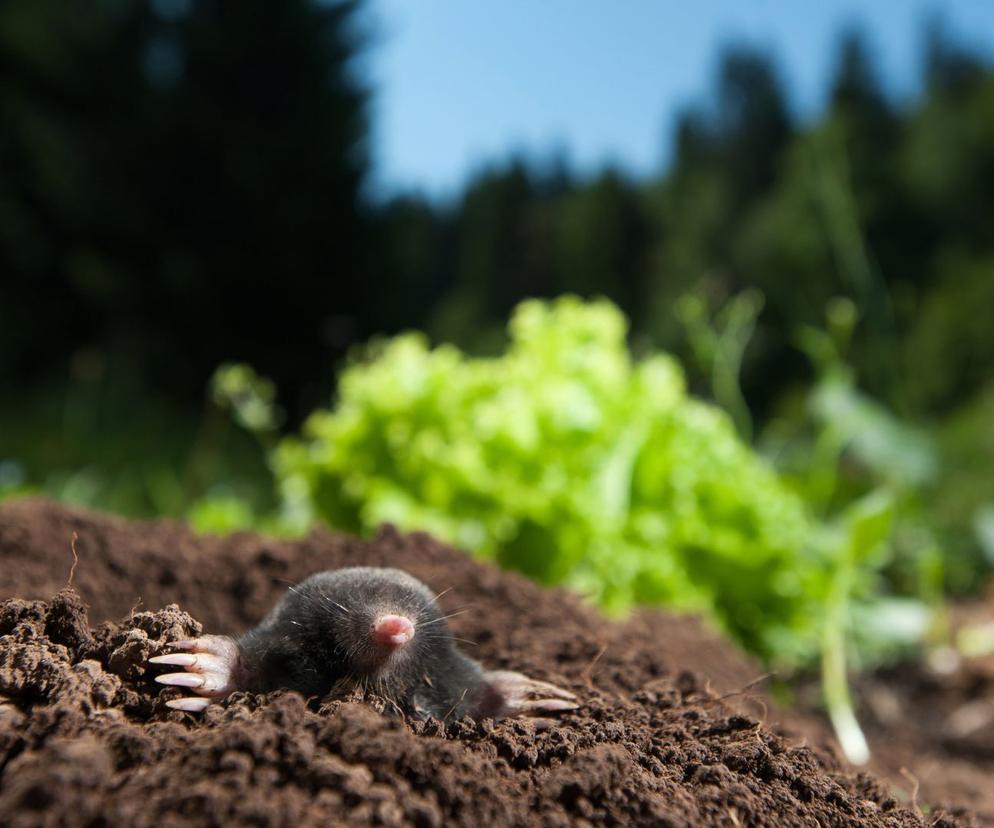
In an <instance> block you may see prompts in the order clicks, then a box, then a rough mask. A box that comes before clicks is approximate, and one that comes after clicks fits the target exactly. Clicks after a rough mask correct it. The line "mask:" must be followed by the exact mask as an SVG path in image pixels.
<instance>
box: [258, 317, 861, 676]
mask: <svg viewBox="0 0 994 828" xmlns="http://www.w3.org/2000/svg"><path fill="white" fill-rule="evenodd" d="M509 335H510V342H509V345H508V347H507V350H506V352H505V353H504V354H502V355H500V356H497V357H490V358H481V357H470V356H467V355H465V354H463V353H462V352H460V351H459V350H457V349H456V348H454V347H451V346H446V345H443V346H440V347H436V348H431V347H429V344H428V342H427V341H426V339H425V338H424V337H423V336H422V335H420V334H416V333H411V334H405V335H402V336H399V337H396V338H394V339H392V340H390V341H386V342H381V343H379V344H378V345H376V346H374V347H373V348H372V349H371V350H370V352H369V353H367V354H366V356H365V358H364V359H362V360H360V361H358V362H357V363H355V364H354V365H352V366H351V367H350V368H348V369H347V370H346V371H345V372H344V374H343V375H342V377H341V381H340V385H339V393H338V398H337V401H336V403H335V405H334V407H333V408H332V409H331V410H326V411H318V412H316V413H314V414H313V415H312V416H311V417H310V418H309V419H308V421H307V422H306V424H305V426H304V429H303V432H302V434H301V436H299V437H294V438H288V439H285V440H283V441H282V442H281V444H280V445H279V446H278V448H277V451H276V452H275V455H274V468H275V471H276V475H277V479H278V482H279V486H280V488H281V494H282V500H283V503H284V509H285V516H286V519H287V520H289V521H290V522H291V523H296V524H298V525H300V526H301V527H303V526H305V525H307V524H308V523H309V522H310V521H311V520H313V519H314V518H323V519H324V520H326V521H328V522H329V523H331V524H332V525H334V526H337V527H341V528H345V529H349V530H353V531H371V530H373V529H374V528H375V527H376V526H378V525H379V524H380V523H382V522H384V521H389V522H392V523H395V524H397V525H398V526H400V527H402V528H405V529H423V530H427V531H429V532H432V533H433V534H435V535H437V536H439V537H441V538H444V539H446V540H448V541H450V542H452V543H454V544H457V545H459V546H461V547H463V548H466V549H468V550H471V551H472V552H474V553H476V554H478V555H481V556H484V557H487V558H491V559H493V560H496V561H497V562H498V563H500V564H501V565H502V566H505V567H510V568H514V569H518V570H521V571H523V572H525V573H528V574H529V575H531V576H533V577H535V578H537V579H539V580H541V581H543V582H546V583H564V584H568V585H570V586H572V587H574V588H576V589H578V590H579V591H581V592H582V593H585V594H587V595H589V596H591V597H592V598H593V599H595V600H596V601H598V602H599V603H600V604H601V605H602V606H603V607H605V608H607V609H609V610H622V609H624V608H627V607H629V606H632V605H634V604H663V605H667V606H670V607H676V608H679V609H686V610H695V611H700V612H703V613H705V614H708V615H710V616H711V617H712V618H714V619H716V620H717V621H718V622H719V623H720V624H721V625H722V626H723V627H724V628H725V629H727V630H728V631H729V632H731V633H732V634H733V635H734V636H735V637H736V638H737V639H738V640H739V641H740V642H742V643H743V644H744V645H745V646H746V647H747V648H748V649H750V650H751V651H753V652H756V653H758V654H760V655H762V656H763V657H764V658H766V659H767V660H768V661H769V662H771V663H773V664H789V665H796V664H799V663H802V662H805V661H809V660H812V659H814V658H815V657H816V656H817V654H818V652H819V648H820V637H821V623H822V622H823V621H824V619H825V617H826V610H827V606H828V598H829V597H830V594H833V593H834V592H835V591H836V590H837V585H836V582H835V581H834V580H833V576H832V572H833V555H834V551H833V550H834V549H835V548H836V547H838V546H839V545H838V544H825V543H819V537H820V533H819V532H818V531H816V529H817V525H816V522H815V521H814V520H813V519H812V517H811V516H810V515H809V513H808V511H807V509H806V507H805V504H804V502H803V501H802V500H801V499H800V497H799V496H798V495H797V494H795V493H794V492H793V491H791V490H790V489H789V488H788V487H787V486H786V485H785V484H784V483H783V482H782V481H781V480H780V478H779V477H778V476H777V474H776V473H775V472H774V471H773V470H772V469H771V468H770V467H769V466H768V465H767V464H766V463H765V462H764V461H763V460H762V459H761V458H760V457H759V456H758V455H757V454H756V453H755V452H754V451H753V450H752V449H751V448H750V447H749V446H748V445H746V444H745V443H744V442H743V441H742V440H741V439H740V438H739V437H738V436H737V434H736V429H735V427H734V425H733V423H732V421H731V419H730V418H729V416H728V415H727V414H726V413H724V412H723V411H722V410H721V409H719V408H717V407H716V406H714V405H710V404H707V403H705V402H702V401H700V400H697V399H694V398H692V397H690V396H688V394H687V390H686V387H685V382H684V375H683V372H682V369H681V368H680V366H679V365H678V364H677V363H676V362H675V361H674V360H673V359H672V358H670V357H669V356H667V355H665V354H658V353H657V354H652V355H649V356H647V357H645V358H643V359H640V360H635V359H633V358H632V356H631V354H630V352H629V350H628V347H627V344H626V339H625V337H626V321H625V319H624V317H623V316H622V314H621V313H620V312H619V311H618V310H617V309H616V308H615V307H614V306H613V305H611V304H610V303H608V302H606V301H594V302H584V301H581V300H580V299H577V298H575V297H564V298H561V299H559V300H557V301H555V302H551V303H544V302H539V301H529V302H525V303H523V304H522V305H520V306H519V307H518V308H517V310H516V311H515V313H514V315H513V318H512V320H511V322H510V326H509ZM843 546H844V544H843Z"/></svg>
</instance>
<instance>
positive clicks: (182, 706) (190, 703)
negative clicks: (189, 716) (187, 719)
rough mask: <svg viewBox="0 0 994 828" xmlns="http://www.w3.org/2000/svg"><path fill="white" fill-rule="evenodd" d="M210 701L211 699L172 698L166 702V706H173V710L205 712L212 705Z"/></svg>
mask: <svg viewBox="0 0 994 828" xmlns="http://www.w3.org/2000/svg"><path fill="white" fill-rule="evenodd" d="M210 703H211V702H210V699H194V698H184V699H170V700H169V701H167V702H166V707H171V708H172V709H173V710H185V711H186V712H187V713H203V712H204V711H205V710H206V709H207V708H208V707H210Z"/></svg>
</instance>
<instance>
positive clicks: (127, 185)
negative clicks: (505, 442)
mask: <svg viewBox="0 0 994 828" xmlns="http://www.w3.org/2000/svg"><path fill="white" fill-rule="evenodd" d="M358 8H359V4H357V3H349V2H345V3H333V4H332V3H318V2H313V1H312V0H282V2H280V3H271V2H265V0H197V2H186V0H154V1H153V0H93V2H91V3H86V4H79V3H74V2H71V0H9V2H7V3H4V4H2V6H0V389H2V391H3V392H4V393H10V392H12V391H17V390H21V389H25V388H29V387H31V386H32V385H35V384H37V383H40V382H47V381H53V380H54V381H66V380H69V381H74V382H80V381H86V379H87V377H88V376H90V374H91V373H93V370H96V369H93V366H94V365H97V366H98V367H99V371H101V372H103V373H104V374H107V373H108V372H110V373H111V374H113V375H114V376H127V377H130V378H131V380H133V381H134V382H135V383H136V384H137V385H138V387H140V388H143V389H147V390H149V391H152V392H156V393H162V394H166V395H169V396H171V397H174V398H177V399H187V400H190V401H191V402H192V401H198V400H200V399H202V397H203V392H204V387H205V383H206V382H207V379H208V377H209V376H210V374H211V372H212V371H213V369H214V368H215V367H216V366H217V365H218V364H219V363H220V362H222V361H225V360H243V361H247V362H250V363H251V364H253V365H254V366H255V367H256V368H258V370H259V371H260V372H262V373H264V374H267V375H269V376H271V377H272V378H273V379H274V380H275V381H276V383H277V385H278V387H279V388H280V391H281V396H282V397H283V398H284V400H285V402H286V404H287V406H288V407H289V409H290V411H291V414H292V415H294V416H295V417H299V416H300V415H302V414H303V413H306V410H307V408H308V407H309V406H311V405H313V404H315V403H316V402H317V401H319V400H322V399H324V397H325V395H326V394H327V392H328V390H329V389H330V388H331V387H332V383H333V380H334V372H335V370H336V368H337V367H340V365H341V364H342V360H343V359H344V358H345V356H346V354H347V353H348V352H349V349H350V348H351V347H352V346H353V345H355V344H356V343H359V342H362V341H365V340H366V339H368V338H369V337H371V336H374V335H377V334H390V333H394V332H397V331H399V330H402V329H406V328H420V329H423V330H426V331H427V332H428V333H429V334H430V335H432V336H433V337H434V338H436V339H438V340H448V341H453V342H456V343H458V344H460V345H462V346H463V347H465V348H468V349H470V350H474V351H477V352H487V351H489V350H493V349H495V348H496V347H498V345H499V342H500V339H499V338H500V336H501V331H502V329H503V327H504V324H505V321H506V318H507V315H508V313H509V311H510V309H511V308H512V307H513V306H514V305H515V304H516V303H517V302H518V301H520V300H521V299H522V298H524V297H528V296H555V295H558V294H561V293H564V292H575V293H579V294H581V295H584V296H592V295H605V296H607V297H609V298H611V299H612V300H614V301H615V302H617V303H618V304H619V305H620V306H621V307H622V308H623V309H624V310H625V312H626V313H627V314H628V316H629V318H630V319H631V321H632V342H633V346H634V347H636V349H637V348H639V347H640V346H647V345H649V344H651V345H653V346H657V347H663V348H667V349H670V350H675V351H676V352H677V353H679V354H680V355H681V356H684V357H686V358H688V359H690V354H689V351H688V345H687V344H686V336H685V331H684V330H683V329H682V327H681V326H680V324H679V323H678V320H677V315H676V313H675V308H676V307H677V306H678V304H679V299H680V297H682V296H685V295H686V294H687V293H688V292H695V293H697V294H699V295H701V296H702V297H703V298H704V299H705V300H706V301H707V302H708V303H710V304H711V305H712V306H713V307H717V306H720V305H721V304H722V302H723V301H724V300H726V299H727V298H728V297H731V296H734V295H736V294H737V293H739V292H741V291H743V290H745V289H749V288H757V289H758V290H759V291H761V293H762V296H763V298H764V302H763V307H762V311H761V314H760V316H759V320H758V324H757V329H756V333H755V336H754V338H753V340H752V343H751V344H750V346H749V349H748V351H747V354H746V361H745V364H744V369H743V388H744V392H745V396H746V399H747V401H748V403H749V405H750V407H752V408H753V409H754V410H755V411H756V412H758V413H759V414H760V415H761V416H762V415H763V414H764V413H768V412H770V411H771V410H772V408H773V407H774V406H775V404H776V401H777V400H778V399H780V398H782V396H783V395H784V393H785V392H787V391H789V390H790V389H791V388H792V387H794V386H796V385H798V384H801V383H804V382H806V381H807V380H808V379H809V378H810V372H811V367H810V365H809V364H808V362H807V360H806V359H805V358H804V357H803V356H802V355H801V353H800V352H799V351H798V349H797V347H796V343H795V341H794V337H795V333H796V331H797V329H798V327H799V326H801V325H804V324H814V325H822V324H824V318H825V308H826V305H827V304H828V302H829V301H830V300H831V299H832V298H833V297H836V296H847V297H849V298H850V299H852V300H853V302H854V303H855V305H856V307H857V309H858V315H859V323H858V325H857V328H856V334H855V338H854V340H853V343H852V347H851V350H850V352H849V359H850V360H851V361H852V363H853V366H854V368H855V370H856V372H857V374H858V376H859V380H860V383H861V385H862V386H863V387H865V388H866V389H867V390H868V391H870V392H871V393H873V394H875V395H877V396H879V397H880V398H881V399H883V400H884V401H886V402H887V403H888V404H889V405H891V406H892V407H894V408H895V409H897V410H898V411H900V412H902V413H904V414H907V415H909V416H915V417H922V416H931V415H938V414H942V413H943V412H945V411H948V410H950V409H951V408H953V407H955V406H956V405H957V404H959V403H960V402H962V401H964V400H966V399H967V398H969V397H970V396H971V395H972V394H973V393H974V392H975V390H976V389H977V388H978V386H980V385H981V384H982V383H984V382H985V381H986V380H988V379H989V378H990V377H992V376H994V325H992V324H991V314H992V312H994V67H992V66H991V65H990V63H989V61H987V60H986V59H985V58H984V57H983V56H981V55H979V54H975V53H973V52H971V51H970V50H969V49H967V48H965V47H963V46H961V45H958V44H957V43H956V42H954V40H952V39H951V38H950V37H948V36H947V35H946V34H945V33H944V30H943V28H942V27H941V25H933V26H932V27H931V29H930V30H929V32H930V33H929V37H928V39H927V45H926V46H925V48H924V53H923V55H922V73H923V82H922V92H921V95H920V96H919V97H918V98H916V99H915V100H914V101H911V102H908V103H903V104H901V105H898V104H897V103H896V102H895V101H893V100H892V99H891V98H890V97H889V96H888V94H887V92H886V91H885V89H884V87H883V84H882V81H881V78H880V76H879V74H878V73H877V70H876V68H875V65H874V58H873V50H872V46H871V45H870V44H871V40H870V39H869V38H868V37H867V36H866V35H865V34H863V33H861V32H859V31H850V32H847V33H845V34H843V35H842V36H840V39H839V44H838V57H837V63H836V68H835V70H834V74H833V76H832V78H831V79H830V88H831V92H830V97H829V101H828V103H827V105H826V108H825V111H824V112H823V113H821V114H820V115H819V116H818V117H817V118H815V119H814V120H813V121H803V122H802V121H800V120H799V119H798V118H797V116H796V115H795V113H794V112H793V110H792V107H791V105H790V102H789V100H788V98H787V95H786V93H785V90H784V82H783V78H782V76H781V74H780V71H779V69H778V67H777V65H776V64H775V62H774V61H773V60H772V59H771V58H770V56H768V55H767V54H765V53H763V52H762V51H757V50H755V49H753V48H751V47H749V46H743V45H738V46H732V47H729V48H728V49H727V50H726V51H725V52H724V54H723V55H722V56H721V59H720V68H719V71H718V72H717V75H716V78H715V81H714V84H713V88H712V90H711V92H710V94H709V96H708V99H707V100H705V101H702V102H700V103H699V104H698V105H696V106H693V107H690V108H688V109H687V110H686V111H685V112H684V113H683V114H682V115H681V116H680V118H679V119H678V122H677V123H676V125H675V126H674V127H673V128H674V129H675V141H674V144H675V150H674V153H673V157H672V159H671V161H670V163H669V164H668V165H667V167H666V168H665V169H661V170H660V172H659V173H658V174H657V175H656V176H653V177H651V178H650V179H647V180H635V179H633V178H631V177H629V176H627V175H625V174H623V173H621V172H619V171H617V170H612V169H605V170H603V171H602V172H600V173H599V174H596V175H594V176H592V177H590V176H587V177H581V176H578V175H576V174H575V173H574V172H573V171H571V170H570V169H569V167H568V165H566V164H560V165H556V164H552V165H549V164H544V165H537V164H533V163H531V162H529V161H528V160H527V159H514V158H512V159H495V162H494V164H493V165H492V166H490V167H489V168H487V169H485V170H482V171H479V172H478V173H476V174H475V175H474V176H473V177H472V178H471V180H469V181H468V182H467V183H466V185H465V188H464V190H463V192H462V193H461V195H459V196H458V197H457V198H455V199H453V200H451V201H450V202H448V203H438V202H435V201H431V200H429V199H426V198H424V197H421V196H419V195H415V194H406V195H398V196H395V197H393V198H392V199H390V200H389V201H386V202H373V201H370V200H369V199H368V198H366V197H364V195H363V193H364V187H363V184H364V182H365V181H366V180H367V176H368V173H369V171H370V161H369V153H368V146H367V140H368V131H369V123H368V119H369V116H368V111H367V106H368V102H369V99H370V95H371V94H372V92H373V90H370V89H368V88H366V87H365V86H364V84H363V82H362V81H361V80H360V75H359V74H358V73H357V72H356V71H355V58H356V56H357V55H361V54H362V52H363V50H364V49H367V48H369V45H368V38H367V36H366V35H365V34H364V32H363V30H362V27H361V26H360V25H358V23H357V14H356V12H357V10H358ZM645 105H646V106H653V105H655V102H652V101H647V102H645ZM660 129H661V131H662V129H663V124H662V123H661V125H660ZM661 134H662V132H661ZM88 366H89V368H88ZM91 369H93V370H91Z"/></svg>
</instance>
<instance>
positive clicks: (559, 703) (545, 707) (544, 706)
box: [518, 699, 580, 713]
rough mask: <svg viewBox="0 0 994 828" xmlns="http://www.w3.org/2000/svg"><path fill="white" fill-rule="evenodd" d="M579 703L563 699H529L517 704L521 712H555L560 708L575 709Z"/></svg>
mask: <svg viewBox="0 0 994 828" xmlns="http://www.w3.org/2000/svg"><path fill="white" fill-rule="evenodd" d="M579 706H580V705H578V704H577V703H576V702H571V701H565V700H563V699H529V700H526V701H522V702H520V703H519V704H518V708H519V710H520V711H521V712H522V713H530V712H532V711H534V712H536V713H556V712H558V711H561V710H576V708H578V707H579Z"/></svg>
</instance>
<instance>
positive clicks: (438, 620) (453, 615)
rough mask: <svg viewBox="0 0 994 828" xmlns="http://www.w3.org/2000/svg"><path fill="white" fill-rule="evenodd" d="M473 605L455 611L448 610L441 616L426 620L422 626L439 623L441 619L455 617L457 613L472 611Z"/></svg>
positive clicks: (445, 619)
mask: <svg viewBox="0 0 994 828" xmlns="http://www.w3.org/2000/svg"><path fill="white" fill-rule="evenodd" d="M472 610H473V607H467V608H466V609H461V610H456V612H450V613H449V614H448V615H443V616H442V617H441V618H435V619H433V620H431V621H426V622H425V623H424V624H422V625H421V626H422V627H430V626H431V625H432V624H439V623H441V622H442V621H447V620H448V619H450V618H455V617H456V616H457V615H465V614H466V613H467V612H472Z"/></svg>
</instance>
